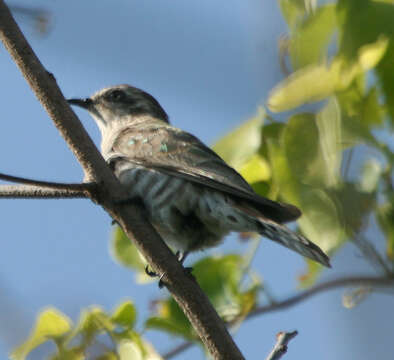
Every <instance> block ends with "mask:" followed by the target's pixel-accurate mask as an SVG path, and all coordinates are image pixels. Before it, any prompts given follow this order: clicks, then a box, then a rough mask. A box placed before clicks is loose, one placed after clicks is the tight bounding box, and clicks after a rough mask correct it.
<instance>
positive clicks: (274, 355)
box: [265, 331, 298, 360]
mask: <svg viewBox="0 0 394 360" xmlns="http://www.w3.org/2000/svg"><path fill="white" fill-rule="evenodd" d="M297 334H298V332H297V331H293V332H291V333H288V332H284V331H281V332H279V333H278V334H277V335H276V344H275V346H274V348H273V349H272V351H271V352H270V354H269V355H268V356H267V357H266V359H265V360H279V359H280V358H281V357H282V356H283V355H284V354H286V352H287V344H288V343H289V341H290V340H291V339H293V338H294V337H296V336H297Z"/></svg>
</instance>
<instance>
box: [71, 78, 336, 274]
mask: <svg viewBox="0 0 394 360" xmlns="http://www.w3.org/2000/svg"><path fill="white" fill-rule="evenodd" d="M67 101H68V103H69V104H71V105H76V106H78V107H81V108H83V109H86V110H87V111H88V112H89V113H90V115H91V116H92V117H93V119H94V120H95V121H96V123H97V125H98V128H99V130H100V132H101V136H102V139H101V153H102V155H103V157H104V159H105V160H106V161H107V163H108V164H109V166H110V168H111V169H112V171H113V172H114V173H115V175H116V176H117V178H118V179H119V181H120V182H121V183H122V184H123V185H124V186H126V187H127V189H129V190H128V191H129V195H130V199H139V200H140V201H141V202H142V203H143V205H144V208H145V210H146V214H147V216H148V219H149V221H150V223H151V224H152V225H153V227H154V228H155V229H156V231H157V232H158V233H159V235H160V236H161V238H162V239H163V240H164V241H165V242H166V244H167V245H168V246H169V247H170V248H172V249H175V250H176V251H177V255H178V259H179V261H180V262H181V263H183V261H184V259H185V258H186V256H187V255H188V254H189V253H190V252H193V251H197V250H203V249H206V248H210V247H213V246H216V245H218V244H219V243H221V242H222V240H223V238H224V237H225V236H226V235H227V234H228V233H230V232H257V233H259V234H261V235H262V236H264V237H265V238H268V239H270V240H273V241H274V242H276V243H279V244H281V245H283V246H285V247H287V248H289V249H291V250H293V251H296V252H297V253H299V254H301V255H303V256H304V257H307V258H309V259H312V260H314V261H316V262H318V263H320V264H322V265H324V266H327V267H331V266H330V261H329V258H328V256H327V255H326V254H325V253H324V252H323V251H322V250H321V249H320V248H319V247H318V246H317V245H316V244H314V243H313V242H312V241H310V240H308V239H307V238H306V237H305V236H303V235H301V234H299V233H296V232H294V231H292V230H290V229H289V228H288V227H286V225H285V223H287V222H291V221H295V220H296V219H298V218H299V217H300V216H301V211H300V210H299V209H298V208H297V207H296V206H294V205H290V204H287V203H283V202H278V201H273V200H270V199H268V198H265V197H263V196H260V195H258V194H257V193H255V192H254V190H253V189H252V187H251V186H250V185H249V184H248V183H247V182H246V180H245V179H244V178H243V177H242V176H241V175H240V174H239V173H238V172H237V171H236V170H235V169H233V168H232V167H230V166H229V165H228V164H226V162H225V161H224V160H223V159H222V158H221V157H220V156H219V155H218V154H216V153H215V152H214V151H213V150H211V149H210V148H209V147H208V146H206V145H205V144H204V143H202V142H201V141H200V140H199V139H198V138H197V137H195V136H194V135H192V134H190V133H188V132H186V131H183V130H181V129H178V128H176V127H174V126H172V125H171V124H170V122H169V117H168V115H167V113H166V112H165V110H164V109H163V108H162V106H161V105H160V104H159V102H158V101H157V100H156V99H155V98H154V97H153V96H152V95H150V94H149V93H147V92H145V91H143V90H141V89H138V88H136V87H133V86H130V85H125V84H122V85H116V86H111V87H107V88H104V89H102V90H100V91H98V92H96V93H94V94H93V95H92V96H91V97H88V98H73V99H69V100H67Z"/></svg>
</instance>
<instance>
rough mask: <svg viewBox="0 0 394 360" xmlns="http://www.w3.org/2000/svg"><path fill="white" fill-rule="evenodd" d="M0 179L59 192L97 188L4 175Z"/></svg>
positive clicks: (88, 184)
mask: <svg viewBox="0 0 394 360" xmlns="http://www.w3.org/2000/svg"><path fill="white" fill-rule="evenodd" d="M0 179H1V180H6V181H10V182H15V183H19V184H27V185H32V186H39V187H44V188H50V189H57V190H75V191H90V190H91V189H92V188H94V187H95V186H96V184H95V183H77V184H66V183H57V182H50V181H42V180H34V179H28V178H23V177H19V176H13V175H7V174H3V173H0Z"/></svg>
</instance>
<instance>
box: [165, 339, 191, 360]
mask: <svg viewBox="0 0 394 360" xmlns="http://www.w3.org/2000/svg"><path fill="white" fill-rule="evenodd" d="M193 345H194V343H192V342H191V341H185V342H183V343H182V344H180V345H178V346H176V347H174V348H173V349H172V350H170V351H168V352H167V353H165V354H164V355H162V356H161V357H162V358H163V359H165V360H168V359H171V358H173V357H175V356H177V355H178V354H180V353H182V352H184V351H186V350H187V349H189V348H190V347H192V346H193Z"/></svg>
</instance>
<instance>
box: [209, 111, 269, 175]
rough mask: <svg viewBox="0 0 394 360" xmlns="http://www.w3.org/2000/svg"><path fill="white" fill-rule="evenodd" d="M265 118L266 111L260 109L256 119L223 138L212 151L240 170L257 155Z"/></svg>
mask: <svg viewBox="0 0 394 360" xmlns="http://www.w3.org/2000/svg"><path fill="white" fill-rule="evenodd" d="M264 117H265V111H264V109H263V108H259V109H258V114H257V115H256V116H255V117H253V118H251V119H250V120H248V121H247V122H245V123H244V124H242V125H241V126H239V127H238V128H237V129H235V130H233V131H232V132H230V133H229V134H227V135H225V136H223V137H222V138H221V139H220V140H219V141H217V142H216V143H215V144H214V145H213V146H212V149H213V150H214V151H215V152H216V153H218V154H219V155H220V156H221V157H222V158H223V160H224V161H226V162H227V163H228V164H229V165H230V166H232V167H234V168H235V169H239V167H241V166H242V165H244V163H245V162H246V161H247V160H248V159H250V158H251V157H252V156H253V155H254V154H255V153H256V151H257V150H258V148H259V146H260V144H261V127H262V125H263V122H264Z"/></svg>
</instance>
